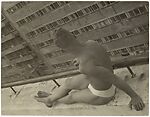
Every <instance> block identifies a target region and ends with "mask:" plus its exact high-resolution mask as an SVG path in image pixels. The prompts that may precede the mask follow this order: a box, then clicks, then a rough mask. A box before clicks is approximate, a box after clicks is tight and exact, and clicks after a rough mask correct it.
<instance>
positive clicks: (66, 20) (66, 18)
mask: <svg viewBox="0 0 150 117" xmlns="http://www.w3.org/2000/svg"><path fill="white" fill-rule="evenodd" d="M62 20H63V21H64V22H65V23H66V22H69V21H70V19H69V18H68V17H64V18H62Z"/></svg>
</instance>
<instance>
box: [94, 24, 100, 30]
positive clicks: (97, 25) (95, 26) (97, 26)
mask: <svg viewBox="0 0 150 117" xmlns="http://www.w3.org/2000/svg"><path fill="white" fill-rule="evenodd" d="M93 28H94V29H98V28H101V25H100V24H99V23H95V24H93Z"/></svg>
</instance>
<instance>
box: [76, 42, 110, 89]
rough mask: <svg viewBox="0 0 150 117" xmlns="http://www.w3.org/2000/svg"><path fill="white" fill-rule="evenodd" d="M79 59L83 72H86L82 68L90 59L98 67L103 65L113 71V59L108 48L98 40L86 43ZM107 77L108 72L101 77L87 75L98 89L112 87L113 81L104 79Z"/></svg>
mask: <svg viewBox="0 0 150 117" xmlns="http://www.w3.org/2000/svg"><path fill="white" fill-rule="evenodd" d="M77 59H78V61H79V70H80V71H81V73H83V74H85V73H84V72H82V70H81V69H82V67H85V66H84V65H85V64H86V63H87V62H88V61H90V60H92V61H93V62H94V64H95V65H96V66H97V67H100V66H101V67H104V68H106V69H108V70H110V72H113V68H112V65H111V60H110V58H109V56H108V54H107V52H106V50H105V49H104V48H103V47H102V46H100V45H98V43H97V42H96V41H93V40H88V41H87V42H86V43H85V47H84V49H83V51H82V52H81V55H79V56H78V58H77ZM85 75H86V74H85ZM107 77H109V76H108V75H107V74H101V76H100V77H92V76H87V78H88V80H89V82H90V84H91V85H92V86H93V87H94V88H95V89H97V90H106V89H109V88H110V87H111V85H112V83H108V82H105V81H104V80H103V79H105V78H107Z"/></svg>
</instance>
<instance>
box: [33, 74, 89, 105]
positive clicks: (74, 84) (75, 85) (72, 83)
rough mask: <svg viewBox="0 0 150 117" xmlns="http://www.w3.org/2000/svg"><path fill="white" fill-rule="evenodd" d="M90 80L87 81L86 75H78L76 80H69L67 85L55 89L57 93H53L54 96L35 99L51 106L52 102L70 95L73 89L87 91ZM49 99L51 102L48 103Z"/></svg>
mask: <svg viewBox="0 0 150 117" xmlns="http://www.w3.org/2000/svg"><path fill="white" fill-rule="evenodd" d="M88 84H89V82H88V80H87V79H86V76H85V75H82V74H81V75H78V76H75V77H74V78H69V79H67V80H66V82H65V84H63V85H61V86H60V87H59V88H57V89H55V91H54V92H53V93H52V95H50V96H48V97H46V98H41V97H37V96H36V97H35V99H36V100H37V101H39V102H43V103H46V104H47V103H49V105H51V104H52V102H54V101H56V100H58V99H60V98H62V97H64V96H66V95H68V93H69V92H70V91H71V90H72V89H78V90H81V89H85V88H87V87H88ZM47 99H49V101H48V102H47Z"/></svg>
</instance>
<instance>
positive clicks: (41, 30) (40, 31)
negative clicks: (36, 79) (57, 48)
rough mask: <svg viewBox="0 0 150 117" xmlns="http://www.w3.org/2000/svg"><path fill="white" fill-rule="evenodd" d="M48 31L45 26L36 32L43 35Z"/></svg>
mask: <svg viewBox="0 0 150 117" xmlns="http://www.w3.org/2000/svg"><path fill="white" fill-rule="evenodd" d="M46 30H47V28H46V26H43V27H40V28H38V29H37V30H36V31H37V32H38V33H42V32H45V31H46Z"/></svg>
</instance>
